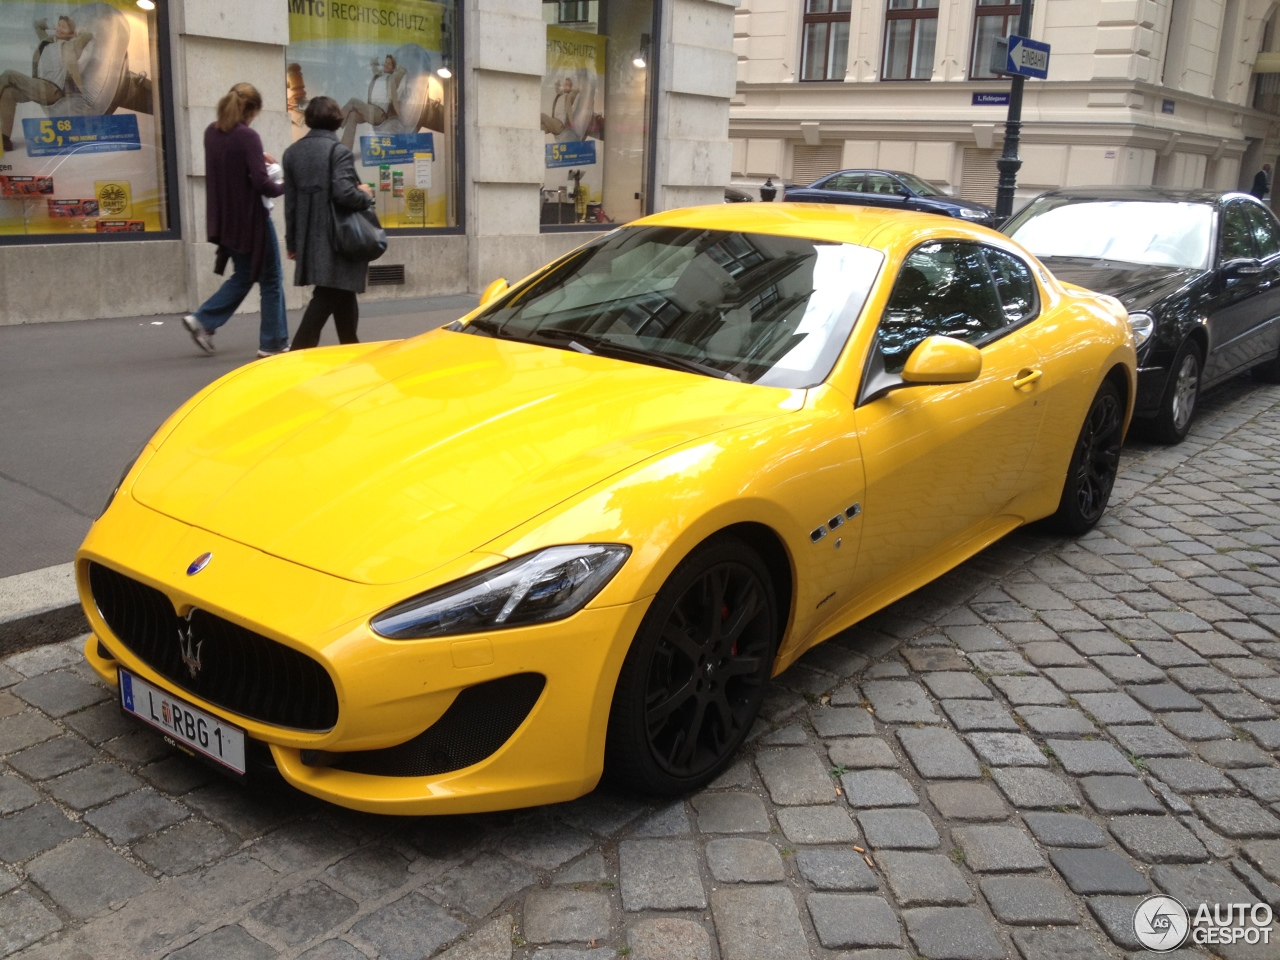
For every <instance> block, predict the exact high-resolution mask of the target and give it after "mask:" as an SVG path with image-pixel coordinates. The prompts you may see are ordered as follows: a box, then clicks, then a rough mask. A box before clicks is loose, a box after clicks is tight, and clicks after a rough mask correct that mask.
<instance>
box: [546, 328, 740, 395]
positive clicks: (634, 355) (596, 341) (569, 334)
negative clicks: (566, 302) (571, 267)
mask: <svg viewBox="0 0 1280 960" xmlns="http://www.w3.org/2000/svg"><path fill="white" fill-rule="evenodd" d="M534 335H535V336H537V337H540V338H542V339H544V340H560V341H565V342H567V344H568V346H569V347H571V348H573V349H575V350H577V351H578V352H579V353H582V352H584V349H583V348H584V347H586V348H590V349H589V350H588V351H585V352H594V353H598V354H601V355H602V356H612V357H614V358H616V359H619V360H635V361H636V362H638V363H647V364H649V365H650V366H654V367H666V368H667V369H668V370H681V371H684V372H685V373H700V374H703V375H704V376H709V377H716V378H718V379H720V380H733V381H735V382H738V383H740V382H741V380H740V379H739V378H738V377H735V376H734V375H733V374H732V373H726V372H725V371H724V370H717V369H716V368H715V367H712V366H708V365H707V364H705V363H699V362H698V361H697V360H690V359H688V358H686V357H676V356H672V355H671V354H669V353H659V352H656V351H652V350H642V349H640V348H638V347H630V346H627V345H626V344H625V343H619V342H618V341H616V340H610V339H608V338H607V337H594V336H592V335H591V334H589V333H575V332H574V331H572V330H555V329H550V330H546V329H544V330H538V331H536V332H535V334H534Z"/></svg>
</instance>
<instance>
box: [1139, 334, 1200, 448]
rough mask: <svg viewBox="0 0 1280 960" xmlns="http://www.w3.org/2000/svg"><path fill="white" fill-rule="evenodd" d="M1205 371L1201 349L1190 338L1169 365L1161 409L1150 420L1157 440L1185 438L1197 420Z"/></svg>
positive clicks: (1177, 440) (1178, 440)
mask: <svg viewBox="0 0 1280 960" xmlns="http://www.w3.org/2000/svg"><path fill="white" fill-rule="evenodd" d="M1203 370H1204V356H1203V355H1202V354H1201V352H1200V348H1199V347H1198V346H1196V344H1195V343H1193V342H1192V341H1190V340H1188V341H1187V342H1186V343H1184V344H1183V345H1182V348H1181V349H1180V350H1178V355H1177V356H1176V357H1174V359H1173V364H1172V365H1171V366H1170V367H1169V382H1168V383H1166V384H1165V388H1164V396H1162V397H1161V398H1160V410H1159V412H1158V413H1157V414H1156V415H1155V419H1154V420H1152V421H1151V427H1150V429H1151V435H1152V437H1153V438H1154V439H1155V440H1156V441H1157V442H1159V443H1170V444H1172V443H1181V442H1182V441H1183V439H1184V438H1185V437H1186V435H1187V431H1189V430H1190V429H1191V421H1192V420H1193V419H1195V413H1196V401H1197V400H1198V399H1199V397H1200V374H1201V373H1202V372H1203Z"/></svg>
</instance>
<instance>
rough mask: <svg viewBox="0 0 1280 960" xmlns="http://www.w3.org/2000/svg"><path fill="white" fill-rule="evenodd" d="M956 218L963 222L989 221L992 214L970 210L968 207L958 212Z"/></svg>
mask: <svg viewBox="0 0 1280 960" xmlns="http://www.w3.org/2000/svg"><path fill="white" fill-rule="evenodd" d="M956 216H958V217H960V219H962V220H987V219H989V218H990V216H991V214H989V213H987V212H986V211H985V210H970V209H968V208H967V207H961V208H960V209H959V210H957V211H956Z"/></svg>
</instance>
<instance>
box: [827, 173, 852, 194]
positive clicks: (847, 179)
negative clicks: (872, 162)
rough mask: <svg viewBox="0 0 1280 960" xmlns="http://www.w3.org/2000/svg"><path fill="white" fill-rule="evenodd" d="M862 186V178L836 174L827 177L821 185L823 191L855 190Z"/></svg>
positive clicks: (850, 174)
mask: <svg viewBox="0 0 1280 960" xmlns="http://www.w3.org/2000/svg"><path fill="white" fill-rule="evenodd" d="M861 185H862V177H861V176H860V175H855V174H852V173H837V174H836V175H835V176H834V177H829V178H828V179H827V182H826V183H824V184H823V185H822V189H823V190H848V191H853V190H857V189H858V188H859V187H860V186H861Z"/></svg>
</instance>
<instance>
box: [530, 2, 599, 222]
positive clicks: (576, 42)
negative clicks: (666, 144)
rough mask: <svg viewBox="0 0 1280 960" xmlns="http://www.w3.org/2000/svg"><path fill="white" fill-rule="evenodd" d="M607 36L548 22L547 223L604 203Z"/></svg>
mask: <svg viewBox="0 0 1280 960" xmlns="http://www.w3.org/2000/svg"><path fill="white" fill-rule="evenodd" d="M605 44H606V38H605V37H602V36H600V35H599V34H596V33H588V32H586V31H584V30H571V29H568V28H566V27H555V26H548V27H547V72H546V73H545V74H544V75H543V78H542V132H543V134H544V135H545V136H546V145H545V150H546V156H545V159H544V166H545V167H546V171H547V172H546V177H545V179H544V180H543V184H542V185H543V192H542V198H543V205H542V222H543V223H577V222H582V221H584V220H589V219H592V215H593V213H595V212H596V211H599V209H600V196H601V191H602V189H603V186H604V79H605Z"/></svg>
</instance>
